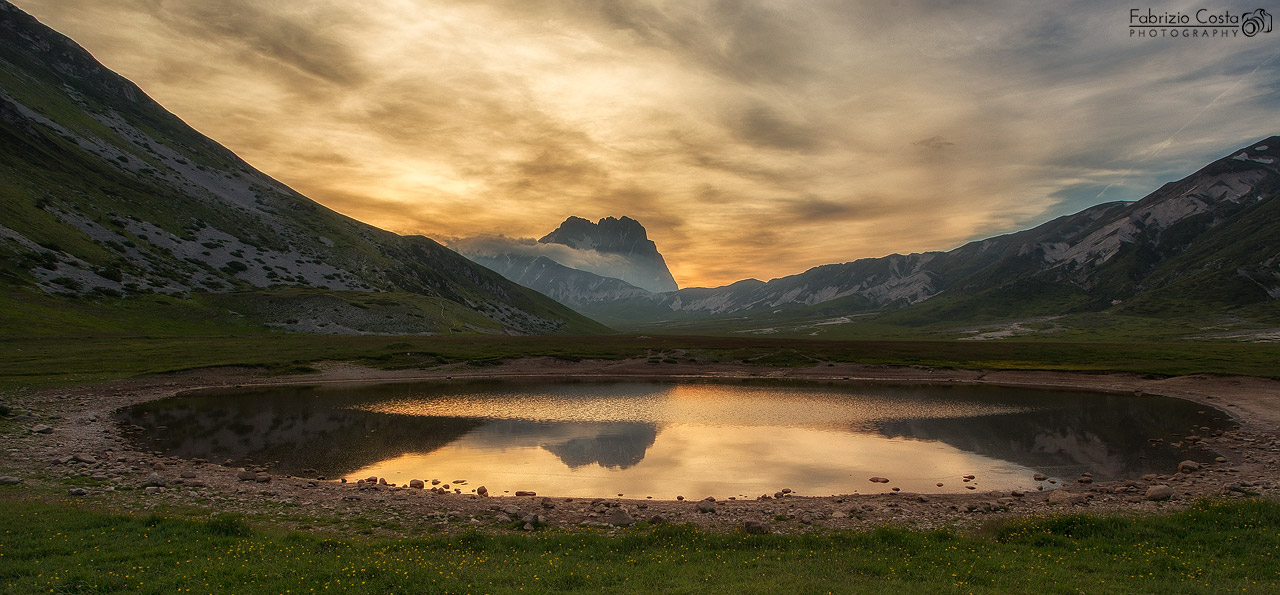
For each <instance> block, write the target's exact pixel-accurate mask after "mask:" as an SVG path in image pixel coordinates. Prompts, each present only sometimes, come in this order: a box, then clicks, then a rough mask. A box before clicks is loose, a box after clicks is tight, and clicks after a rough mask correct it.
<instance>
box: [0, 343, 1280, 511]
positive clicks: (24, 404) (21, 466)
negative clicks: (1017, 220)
mask: <svg viewBox="0 0 1280 595" xmlns="http://www.w3.org/2000/svg"><path fill="white" fill-rule="evenodd" d="M464 377H475V378H492V377H563V378H571V377H590V378H607V377H618V378H666V379H671V378H777V379H794V380H807V381H829V382H845V381H849V382H855V381H856V382H875V383H905V384H918V383H965V384H989V385H1002V386H1022V387H1050V388H1061V389H1086V390H1094V391H1105V392H1122V393H1140V394H1152V395H1166V396H1172V397H1179V398H1183V399H1189V400H1192V401H1195V402H1198V403H1202V404H1204V405H1206V406H1208V407H1214V408H1217V409H1219V410H1221V411H1224V412H1226V413H1227V414H1229V415H1230V416H1231V418H1232V419H1233V420H1234V421H1235V422H1236V423H1237V427H1236V429H1233V430H1230V431H1226V432H1224V433H1222V434H1221V435H1217V436H1213V435H1209V436H1205V437H1204V438H1203V441H1204V443H1205V444H1206V445H1207V446H1209V447H1210V448H1212V449H1213V450H1216V451H1218V452H1219V453H1221V454H1222V455H1223V456H1222V457H1221V458H1220V459H1219V460H1217V461H1199V463H1200V468H1199V469H1198V470H1194V471H1190V472H1180V471H1179V470H1178V469H1169V470H1168V471H1167V472H1165V473H1163V474H1161V475H1158V476H1155V477H1146V478H1144V479H1143V480H1135V481H1124V482H1102V481H1099V482H1096V483H1083V482H1081V483H1077V482H1075V481H1074V478H1062V482H1063V483H1062V484H1051V483H1048V482H1042V483H1041V486H1042V490H1039V491H1030V492H1027V493H1021V492H1018V493H1011V492H987V491H983V490H981V488H979V489H978V490H975V491H973V492H970V493H967V494H955V495H928V496H920V495H913V494H907V493H901V494H885V493H876V492H879V491H881V490H883V489H884V488H887V487H889V486H888V485H885V486H881V485H879V484H874V483H867V487H866V491H867V492H873V493H865V494H843V495H830V496H829V495H812V494H807V493H806V490H805V486H803V485H792V486H776V489H778V490H781V489H782V488H784V487H786V488H791V489H793V490H795V492H796V493H795V494H791V495H786V496H784V497H781V498H774V497H772V494H770V495H768V496H766V497H763V498H762V499H758V500H757V499H752V500H721V501H718V502H715V503H714V505H712V506H708V505H705V504H703V506H702V508H703V509H704V510H703V511H699V504H701V498H702V496H704V495H700V494H687V495H686V496H688V498H689V500H686V501H671V500H648V499H628V498H610V499H594V500H592V499H581V498H579V499H573V498H562V497H544V496H543V495H538V496H520V497H516V496H500V497H489V498H486V497H479V496H477V495H475V494H466V493H464V494H453V493H437V492H433V491H432V490H430V489H412V488H408V487H403V486H401V487H390V486H378V485H359V486H357V485H355V484H351V483H347V484H343V483H339V482H336V481H325V480H317V479H315V478H301V477H290V476H284V475H273V474H272V473H271V470H270V468H269V466H267V467H265V468H253V469H249V470H248V471H251V472H253V473H248V474H245V473H243V471H244V470H242V469H241V468H231V467H226V466H222V465H218V464H215V463H209V462H203V461H199V460H196V461H190V460H182V459H177V458H173V457H165V456H161V455H158V454H155V453H150V452H139V451H136V450H134V449H133V448H132V447H131V446H130V444H129V442H128V441H127V440H126V439H125V438H124V437H123V436H122V435H121V428H119V427H118V425H117V424H116V423H115V422H114V421H113V420H112V413H113V412H114V411H115V410H116V409H118V408H120V407H123V406H126V405H131V404H135V403H140V402H145V401H150V400H155V399H160V398H164V397H166V396H170V395H173V394H175V393H177V392H181V391H184V390H189V389H196V388H208V387H228V386H261V385H280V384H317V383H358V382H386V381H411V380H429V379H440V378H454V379H457V378H464ZM8 404H9V406H10V407H11V408H12V409H13V410H14V411H13V413H14V414H16V417H9V418H7V419H6V420H5V421H3V422H0V423H3V424H4V426H6V427H4V428H3V430H4V434H6V436H5V438H6V440H5V442H6V449H7V452H5V453H3V458H2V459H0V475H5V476H12V477H14V478H17V479H20V480H21V483H18V484H16V485H5V486H0V491H3V492H7V493H8V495H14V496H16V495H18V494H23V495H24V497H31V498H35V499H40V500H53V499H62V498H67V497H68V496H67V495H68V494H69V493H71V490H75V493H76V494H78V495H76V496H74V497H75V498H77V499H78V501H82V502H92V503H94V504H95V505H96V506H99V507H102V508H104V509H107V510H112V511H133V512H144V511H151V512H157V513H165V514H167V513H174V514H178V513H182V511H186V513H198V512H199V511H216V512H232V513H239V514H245V515H248V516H249V517H250V518H260V519H270V520H271V522H272V523H274V524H277V525H280V526H283V527H285V528H287V529H297V530H318V531H322V532H323V531H334V532H337V533H340V534H345V533H348V532H353V531H369V530H372V531H373V532H375V533H385V534H388V535H421V534H424V533H446V534H451V533H459V532H470V531H473V530H480V531H483V532H492V533H508V532H519V531H522V530H526V529H529V528H535V529H542V528H563V529H574V528H580V527H587V528H588V529H582V530H588V531H593V530H602V531H616V530H618V529H616V527H615V525H623V524H627V521H628V520H630V519H633V520H635V521H640V522H643V521H649V520H655V521H658V522H669V523H678V524H679V523H691V524H694V525H697V526H701V527H704V528H707V529H710V530H712V531H731V530H737V529H742V528H744V527H745V526H746V524H747V523H748V522H750V523H751V524H752V525H753V529H754V530H764V531H769V532H779V533H802V532H811V531H827V530H834V529H860V528H874V527H880V526H884V525H895V526H903V527H911V528H919V529H927V528H933V527H943V526H972V525H979V524H983V523H987V522H989V521H991V520H992V519H998V518H1008V517H1028V516H1034V515H1042V514H1056V513H1062V512H1090V513H1135V512H1154V511H1167V510H1176V509H1182V508H1186V507H1188V506H1190V505H1192V503H1193V502H1194V501H1196V500H1197V499H1200V498H1204V497H1226V498H1237V497H1243V496H1246V495H1253V496H1261V497H1263V498H1266V499H1271V500H1275V499H1277V498H1280V480H1277V478H1278V477H1280V446H1278V445H1280V442H1277V439H1278V438H1280V380H1272V379H1262V378H1254V377H1228V376H1209V375H1191V376H1175V377H1156V376H1150V375H1138V374H1129V373H1073V372H1046V371H1016V370H1002V371H982V370H957V369H934V368H926V367H914V366H869V365H858V364H843V363H831V364H829V365H818V366H810V367H779V368H770V367H762V366H758V365H748V364H737V363H707V362H702V363H698V362H677V363H666V362H657V363H655V362H654V361H653V360H651V359H647V358H630V359H619V360H582V361H566V360H564V359H556V358H547V357H526V358H519V359H512V360H507V361H504V362H502V363H500V364H497V365H492V366H486V367H484V368H477V367H475V366H473V365H468V364H465V363H459V364H446V365H439V366H435V367H430V368H425V369H407V370H383V369H374V368H369V367H364V366H359V365H354V364H347V363H327V364H321V365H320V369H319V371H318V372H315V373H311V374H305V375H297V376H289V377H280V376H274V377H272V376H266V375H263V374H262V373H261V372H255V371H251V370H247V369H239V368H214V369H203V370H196V371H188V372H180V373H174V374H163V375H156V376H148V377H143V378H136V379H128V380H119V381H113V382H106V383H100V384H94V385H89V386H82V387H77V388H57V389H44V390H39V391H34V392H30V393H27V394H22V395H18V396H14V397H11V398H10V399H9V401H8ZM40 426H46V428H47V429H46V428H41V427H40ZM34 430H42V431H44V432H47V433H42V432H39V431H34ZM890 477H892V475H890ZM149 479H150V480H151V482H152V483H153V484H156V485H150V486H148V485H147V483H148V480H149ZM424 479H425V478H424ZM155 480H159V481H155ZM161 483H162V484H163V485H158V484H161ZM976 483H978V484H979V485H980V483H981V478H978V481H977V482H976ZM1068 483H1069V485H1064V484H1068ZM1160 485H1163V486H1168V487H1169V488H1170V489H1171V490H1170V491H1171V493H1172V496H1171V498H1169V499H1149V498H1148V497H1147V496H1148V490H1149V489H1150V488H1151V487H1152V486H1160ZM428 487H430V486H428ZM148 488H149V489H148ZM79 490H83V493H81V492H80V491H79ZM771 492H772V490H771ZM619 511H626V514H625V515H623V514H621V513H620V512H619ZM529 515H538V518H536V519H535V518H532V517H530V516H529ZM654 517H661V518H660V519H655V518H654ZM526 520H528V521H529V522H528V527H526V526H525V524H526Z"/></svg>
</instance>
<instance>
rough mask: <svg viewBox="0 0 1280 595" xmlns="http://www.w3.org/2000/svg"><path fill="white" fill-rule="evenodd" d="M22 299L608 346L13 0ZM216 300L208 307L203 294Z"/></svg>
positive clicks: (6, 88)
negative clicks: (169, 104)
mask: <svg viewBox="0 0 1280 595" xmlns="http://www.w3.org/2000/svg"><path fill="white" fill-rule="evenodd" d="M0 155H3V159H2V160H0V254H2V255H3V258H0V260H2V261H3V263H4V264H3V265H0V278H2V279H3V281H4V284H5V286H6V292H7V293H6V296H9V297H10V298H12V297H13V296H15V295H18V294H16V293H14V292H22V291H29V290H38V291H39V292H43V293H45V294H52V295H58V296H64V297H66V298H68V299H70V298H74V299H81V300H85V299H89V300H99V301H101V300H112V299H130V298H138V297H141V296H156V295H166V296H174V297H177V298H182V299H192V298H199V297H200V296H216V297H217V299H214V300H204V301H203V302H202V303H214V302H216V303H217V304H218V308H219V309H224V310H225V309H230V310H235V311H237V312H239V313H240V315H248V316H250V318H251V319H252V320H253V321H255V322H256V323H262V324H268V325H272V326H278V327H282V328H286V329H292V330H302V331H318V332H339V333H347V332H389V333H431V332H446V331H465V330H481V331H486V332H509V333H548V332H600V331H604V330H606V329H604V328H603V327H601V326H600V325H598V324H596V323H594V322H593V321H590V320H588V319H586V318H584V317H582V316H581V315H579V314H577V313H575V312H573V311H571V310H569V309H568V308H565V307H564V306H561V305H560V304H557V303H555V302H554V301H552V300H550V299H547V298H545V297H544V296H542V295H540V294H538V293H537V292H534V291H530V290H528V289H526V288H523V287H520V286H519V285H517V284H515V283H511V282H509V281H507V280H506V279H504V278H502V277H501V276H500V275H497V274H495V273H493V272H492V271H489V270H488V269H485V268H484V267H480V266H476V265H475V264H474V263H472V262H470V261H468V260H467V259H465V258H463V257H462V256H460V255H458V254H456V253H454V252H452V251H451V250H448V249H447V248H444V247H443V246H441V245H440V244H438V243H436V242H435V241H433V240H431V239H428V238H425V237H421V236H399V235H396V234H393V233H390V232H387V231H383V230H381V229H377V228H375V227H372V226H369V225H366V224H363V223H360V222H358V221H355V220H353V219H351V218H348V217H345V216H343V215H340V214H338V213H336V212H333V211H331V210H329V209H327V208H325V207H323V206H321V205H319V204H317V203H315V202H314V201H312V200H310V199H308V198H306V197H305V196H302V195H300V194H298V193H297V192H295V191H293V190H291V189H290V188H288V187H287V186H285V185H284V184H281V183H280V182H278V181H276V180H274V179H272V178H271V177H269V176H267V175H266V174H263V173H262V172H259V171H257V170H255V169H253V168H252V167H251V166H249V165H248V164H246V163H245V162H243V161H242V160H241V159H239V158H238V157H237V156H236V155H234V154H233V153H231V152H230V151H228V150H227V149H225V148H223V147H222V146H220V145H218V144H217V143H216V142H214V141H212V140H210V139H208V138H206V137H204V136H203V135H201V134H200V133H198V132H197V131H195V130H193V129H192V128H190V127H189V126H187V125H186V124H185V123H183V122H182V121H181V120H180V119H178V118H177V117H175V116H174V115H173V114H170V113H169V112H167V111H166V110H165V109H164V108H163V107H161V106H160V105H159V104H157V103H156V102H154V101H153V100H151V98H149V97H148V96H147V95H146V94H145V93H144V92H143V91H142V90H141V89H139V88H138V87H137V86H135V85H134V84H133V83H131V82H129V81H128V80H126V79H124V78H122V77H120V76H119V75H116V74H115V73H113V72H111V71H110V70H108V69H106V68H105V67H103V66H102V65H101V64H99V63H98V62H97V61H96V60H95V59H94V58H93V57H92V56H91V55H90V54H89V53H88V52H86V51H85V50H84V49H82V48H80V47H79V46H77V45H76V44H75V43H74V42H73V41H71V40H70V39H67V38H66V37H64V36H62V35H60V34H58V33H57V32H55V31H53V30H52V29H49V28H47V27H45V26H44V25H42V24H40V23H39V22H38V21H36V19H34V18H32V17H30V16H29V15H27V14H26V13H24V12H22V11H21V10H19V9H17V8H15V7H14V6H13V5H11V4H9V3H8V2H5V1H4V0H0ZM201 299H204V298H201Z"/></svg>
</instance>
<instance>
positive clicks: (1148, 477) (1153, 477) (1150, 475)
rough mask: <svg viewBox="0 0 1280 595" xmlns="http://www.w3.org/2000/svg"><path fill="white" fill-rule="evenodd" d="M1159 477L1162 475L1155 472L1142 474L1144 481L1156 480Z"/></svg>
mask: <svg viewBox="0 0 1280 595" xmlns="http://www.w3.org/2000/svg"><path fill="white" fill-rule="evenodd" d="M1157 479H1160V476H1159V475H1156V474H1155V473H1148V474H1146V475H1143V476H1142V481H1155V480H1157Z"/></svg>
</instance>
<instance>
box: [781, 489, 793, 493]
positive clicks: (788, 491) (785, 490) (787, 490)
mask: <svg viewBox="0 0 1280 595" xmlns="http://www.w3.org/2000/svg"><path fill="white" fill-rule="evenodd" d="M782 493H784V494H790V493H791V488H782Z"/></svg>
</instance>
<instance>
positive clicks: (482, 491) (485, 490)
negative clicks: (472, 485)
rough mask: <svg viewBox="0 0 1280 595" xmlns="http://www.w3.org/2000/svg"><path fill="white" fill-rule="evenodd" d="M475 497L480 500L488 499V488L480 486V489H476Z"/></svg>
mask: <svg viewBox="0 0 1280 595" xmlns="http://www.w3.org/2000/svg"><path fill="white" fill-rule="evenodd" d="M476 495H478V496H480V497H481V498H488V497H489V488H486V487H484V486H480V487H478V488H476Z"/></svg>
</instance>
